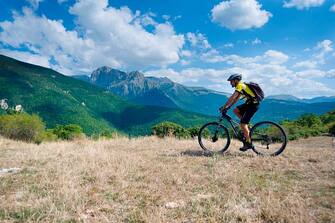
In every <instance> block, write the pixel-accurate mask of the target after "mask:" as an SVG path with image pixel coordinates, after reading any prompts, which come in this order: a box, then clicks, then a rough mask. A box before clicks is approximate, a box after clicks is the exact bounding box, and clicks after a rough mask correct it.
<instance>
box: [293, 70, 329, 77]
mask: <svg viewBox="0 0 335 223" xmlns="http://www.w3.org/2000/svg"><path fill="white" fill-rule="evenodd" d="M296 75H297V76H298V77H301V78H314V77H324V76H326V72H324V71H322V70H318V69H309V70H304V71H299V72H297V73H296Z"/></svg>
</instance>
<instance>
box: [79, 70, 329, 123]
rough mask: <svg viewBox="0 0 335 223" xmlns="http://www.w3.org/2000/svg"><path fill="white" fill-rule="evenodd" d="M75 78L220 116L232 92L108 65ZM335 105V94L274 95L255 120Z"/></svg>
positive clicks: (134, 97) (137, 99)
mask: <svg viewBox="0 0 335 223" xmlns="http://www.w3.org/2000/svg"><path fill="white" fill-rule="evenodd" d="M74 77H75V78H77V79H80V80H83V81H86V82H89V83H91V84H94V85H96V86H99V87H102V88H104V89H106V90H108V91H110V92H112V93H114V94H116V95H119V96H120V97H122V98H125V99H126V100H128V101H131V102H133V103H137V104H142V105H158V106H163V107H169V108H180V109H183V110H187V111H191V112H197V113H201V114H205V115H217V114H218V108H219V107H220V106H222V105H223V104H224V103H225V102H226V101H227V99H228V97H229V95H230V94H229V93H224V92H219V91H213V90H209V89H206V88H202V87H187V86H184V85H181V84H178V83H175V82H173V81H171V80H170V79H168V78H166V77H163V78H157V77H148V76H145V75H144V74H143V73H141V72H138V71H133V72H129V73H126V72H123V71H120V70H117V69H112V68H110V67H106V66H104V67H101V68H98V69H96V70H95V71H93V72H92V74H91V75H90V76H74ZM227 84H228V83H227ZM240 103H242V102H240ZM334 108H335V97H317V98H312V99H300V98H297V97H294V96H292V95H272V96H268V97H266V98H265V100H264V101H263V102H262V105H261V108H260V110H259V111H258V112H257V113H256V115H255V118H254V121H260V120H265V119H266V120H273V121H281V120H284V119H294V118H297V117H299V116H300V115H301V114H304V113H316V114H322V113H325V112H327V111H329V110H332V109H334Z"/></svg>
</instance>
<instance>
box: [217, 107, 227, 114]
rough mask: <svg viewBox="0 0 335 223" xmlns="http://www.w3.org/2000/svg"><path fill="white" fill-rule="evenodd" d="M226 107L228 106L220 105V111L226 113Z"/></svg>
mask: <svg viewBox="0 0 335 223" xmlns="http://www.w3.org/2000/svg"><path fill="white" fill-rule="evenodd" d="M228 109H229V108H224V107H223V106H222V107H220V109H219V110H220V112H221V113H222V114H226V113H227V111H228Z"/></svg>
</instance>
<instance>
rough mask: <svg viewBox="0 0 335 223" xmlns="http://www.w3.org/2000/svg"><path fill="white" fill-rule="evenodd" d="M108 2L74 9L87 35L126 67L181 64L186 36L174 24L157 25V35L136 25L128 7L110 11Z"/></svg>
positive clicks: (86, 0)
mask: <svg viewBox="0 0 335 223" xmlns="http://www.w3.org/2000/svg"><path fill="white" fill-rule="evenodd" d="M107 5H108V1H107V0H99V1H95V0H82V1H79V2H77V3H76V4H75V5H74V6H72V7H71V8H70V12H71V13H72V14H74V15H76V16H77V22H78V24H79V26H80V27H81V28H83V29H84V30H86V35H87V36H88V37H89V38H91V39H93V40H94V42H95V43H96V44H97V45H99V46H100V47H101V48H104V50H103V51H107V53H108V54H109V55H110V56H113V57H115V59H116V60H117V61H120V64H122V65H129V64H133V65H135V66H140V65H141V66H142V67H143V66H164V65H168V64H172V63H176V62H178V60H179V51H180V50H181V49H182V47H183V45H184V37H183V35H177V34H175V31H174V29H173V27H172V25H171V24H170V23H159V24H157V25H155V27H154V28H155V29H154V31H153V32H148V31H146V30H145V29H144V27H143V24H141V23H140V22H139V21H136V20H135V19H136V17H137V15H136V14H133V13H132V12H131V10H130V9H129V8H128V7H122V8H120V9H116V8H113V7H107Z"/></svg>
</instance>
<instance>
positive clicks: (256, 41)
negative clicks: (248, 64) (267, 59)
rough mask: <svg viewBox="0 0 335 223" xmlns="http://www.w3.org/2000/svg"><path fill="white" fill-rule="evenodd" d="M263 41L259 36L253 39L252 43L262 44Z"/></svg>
mask: <svg viewBox="0 0 335 223" xmlns="http://www.w3.org/2000/svg"><path fill="white" fill-rule="evenodd" d="M261 43H262V40H260V39H258V38H256V39H254V40H253V41H251V44H252V45H258V44H261Z"/></svg>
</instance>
